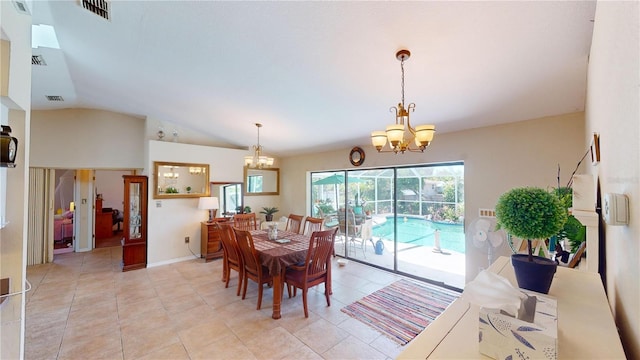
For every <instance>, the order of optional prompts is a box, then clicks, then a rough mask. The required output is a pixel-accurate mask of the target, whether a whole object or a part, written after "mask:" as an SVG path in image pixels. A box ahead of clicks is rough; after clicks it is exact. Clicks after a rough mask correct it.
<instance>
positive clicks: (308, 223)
mask: <svg viewBox="0 0 640 360" xmlns="http://www.w3.org/2000/svg"><path fill="white" fill-rule="evenodd" d="M322 224H324V218H314V217H311V216H307V218H306V219H304V234H305V235H310V234H311V233H313V232H314V231H321V230H322Z"/></svg>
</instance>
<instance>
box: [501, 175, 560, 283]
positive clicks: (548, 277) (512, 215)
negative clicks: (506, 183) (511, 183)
mask: <svg viewBox="0 0 640 360" xmlns="http://www.w3.org/2000/svg"><path fill="white" fill-rule="evenodd" d="M496 220H497V227H498V228H503V229H504V230H505V231H507V232H508V233H509V234H511V235H513V236H516V237H518V238H521V239H523V240H526V241H527V254H513V255H512V256H511V262H512V264H513V267H514V270H515V272H516V280H517V281H518V286H519V287H521V288H523V289H528V290H532V291H537V292H540V293H544V294H547V293H548V292H549V288H550V287H551V281H552V280H553V275H554V274H555V272H556V268H557V264H556V262H555V261H553V260H551V259H547V258H544V257H541V256H534V255H533V248H532V244H531V241H532V240H535V239H547V238H549V237H551V236H554V235H556V234H557V233H558V232H559V231H560V230H561V229H562V228H563V227H564V224H565V222H566V221H567V209H566V208H565V207H564V206H563V205H562V203H561V201H560V199H559V198H558V196H556V195H555V194H554V193H550V192H548V191H547V190H545V189H542V188H538V187H521V188H514V189H511V190H509V191H507V192H505V193H504V194H502V195H501V196H500V198H499V199H498V203H497V204H496Z"/></svg>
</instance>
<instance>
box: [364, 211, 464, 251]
mask: <svg viewBox="0 0 640 360" xmlns="http://www.w3.org/2000/svg"><path fill="white" fill-rule="evenodd" d="M397 230H398V242H401V243H405V244H412V245H415V246H430V247H433V245H434V244H433V243H434V239H435V236H434V234H435V231H436V230H440V248H441V249H442V250H443V251H444V250H451V251H456V252H459V253H463V254H464V252H465V236H464V226H463V225H462V224H445V223H439V222H433V221H429V220H426V219H423V218H412V217H399V218H398V229H397ZM373 236H375V237H381V238H384V239H388V240H393V216H388V217H386V221H383V222H381V223H379V224H377V225H374V226H373Z"/></svg>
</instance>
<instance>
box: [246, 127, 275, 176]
mask: <svg viewBox="0 0 640 360" xmlns="http://www.w3.org/2000/svg"><path fill="white" fill-rule="evenodd" d="M256 127H257V128H258V145H253V152H254V154H253V156H252V155H248V156H245V157H244V165H245V166H247V167H249V168H252V169H262V168H265V167H271V166H272V165H273V158H272V157H268V156H265V155H262V145H260V128H261V127H262V124H260V123H256Z"/></svg>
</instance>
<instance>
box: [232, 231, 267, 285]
mask: <svg viewBox="0 0 640 360" xmlns="http://www.w3.org/2000/svg"><path fill="white" fill-rule="evenodd" d="M233 232H234V234H235V235H236V241H237V242H238V248H239V249H240V255H241V256H242V262H243V264H244V269H245V272H246V274H247V276H249V278H252V277H261V276H262V265H260V260H259V258H258V252H257V251H256V248H255V246H254V245H253V237H252V236H251V233H250V232H249V231H245V230H240V229H238V228H237V227H234V228H233Z"/></svg>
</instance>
